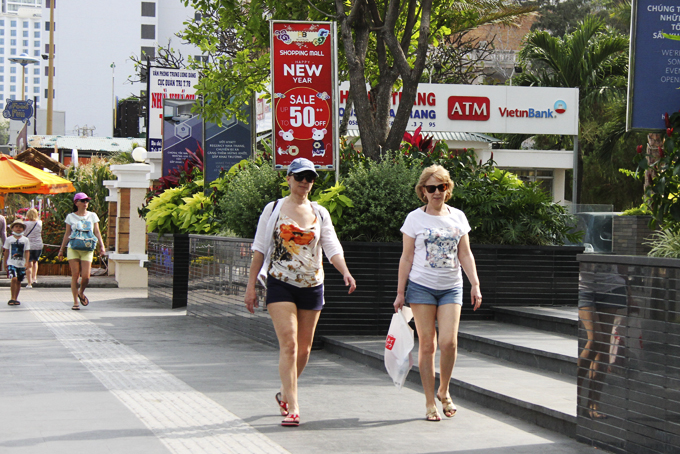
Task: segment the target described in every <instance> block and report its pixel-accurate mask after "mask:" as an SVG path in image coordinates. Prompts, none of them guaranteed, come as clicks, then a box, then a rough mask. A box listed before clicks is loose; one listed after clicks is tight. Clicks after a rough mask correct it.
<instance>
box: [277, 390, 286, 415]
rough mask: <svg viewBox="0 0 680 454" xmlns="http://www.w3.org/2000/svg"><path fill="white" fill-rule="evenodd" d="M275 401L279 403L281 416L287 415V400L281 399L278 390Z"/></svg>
mask: <svg viewBox="0 0 680 454" xmlns="http://www.w3.org/2000/svg"><path fill="white" fill-rule="evenodd" d="M274 397H276V403H277V404H279V411H280V412H281V416H288V402H284V401H283V400H281V393H280V392H278V393H276V396H274Z"/></svg>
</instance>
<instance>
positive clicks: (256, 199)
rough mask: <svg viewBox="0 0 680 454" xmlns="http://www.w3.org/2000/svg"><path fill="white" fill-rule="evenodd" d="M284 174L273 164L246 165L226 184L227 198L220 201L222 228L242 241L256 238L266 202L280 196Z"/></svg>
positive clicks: (224, 197)
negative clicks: (274, 167)
mask: <svg viewBox="0 0 680 454" xmlns="http://www.w3.org/2000/svg"><path fill="white" fill-rule="evenodd" d="M283 181H284V180H283V173H282V172H277V171H276V170H274V169H273V168H272V167H271V164H268V163H264V164H263V165H261V166H258V165H256V164H254V163H251V164H249V165H246V166H244V168H243V169H241V171H240V172H238V173H237V174H236V175H235V176H234V177H233V179H232V180H231V181H230V182H229V183H228V184H227V188H226V195H224V196H222V198H221V199H220V200H219V201H218V202H217V203H218V208H219V213H220V215H219V219H220V220H221V223H222V225H221V228H223V229H224V228H227V229H229V230H231V231H232V232H234V234H236V235H237V236H239V237H242V238H253V237H254V236H255V230H256V229H257V221H258V220H259V218H260V214H261V213H262V209H264V207H265V205H267V203H269V202H271V201H273V200H276V199H278V198H280V197H281V186H280V185H281V183H282V182H283Z"/></svg>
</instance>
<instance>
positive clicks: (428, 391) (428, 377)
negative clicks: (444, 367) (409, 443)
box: [411, 304, 437, 410]
mask: <svg viewBox="0 0 680 454" xmlns="http://www.w3.org/2000/svg"><path fill="white" fill-rule="evenodd" d="M411 310H412V311H413V318H414V320H415V322H416V330H418V368H419V369H420V381H421V382H422V384H423V391H424V392H425V407H426V408H427V409H428V410H429V409H430V408H432V407H436V404H435V400H434V382H435V368H434V357H435V353H436V352H437V335H436V334H437V332H436V329H435V319H436V317H437V306H435V305H432V304H411Z"/></svg>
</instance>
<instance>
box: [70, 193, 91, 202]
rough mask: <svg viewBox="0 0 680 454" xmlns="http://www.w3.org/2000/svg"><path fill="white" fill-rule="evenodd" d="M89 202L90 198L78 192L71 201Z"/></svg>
mask: <svg viewBox="0 0 680 454" xmlns="http://www.w3.org/2000/svg"><path fill="white" fill-rule="evenodd" d="M85 199H87V200H90V196H89V195H87V194H85V193H84V192H79V193H78V194H76V195H74V196H73V201H74V202H77V201H78V200H85Z"/></svg>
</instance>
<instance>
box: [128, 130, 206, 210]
mask: <svg viewBox="0 0 680 454" xmlns="http://www.w3.org/2000/svg"><path fill="white" fill-rule="evenodd" d="M185 150H186V152H187V157H186V158H185V159H184V163H183V164H182V165H181V166H179V167H176V168H174V169H172V170H170V172H169V173H168V175H166V176H163V177H161V178H159V179H158V184H156V185H154V187H153V188H152V189H151V190H150V191H149V192H147V193H146V198H145V200H144V204H143V205H142V207H141V208H138V209H137V212H138V213H139V216H140V217H145V216H146V214H147V213H148V211H149V210H148V208H147V207H148V205H149V202H151V200H152V199H153V198H154V197H157V196H159V195H161V194H162V193H163V192H164V191H166V190H167V189H172V188H177V187H179V186H184V185H187V184H190V185H191V186H192V187H193V186H197V185H200V186H201V187H202V186H203V164H204V160H203V147H201V143H200V142H198V141H197V142H196V152H195V153H194V152H193V151H191V150H190V149H188V148H185ZM198 190H200V188H195V190H194V192H196V191H198ZM192 193H193V192H192Z"/></svg>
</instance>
